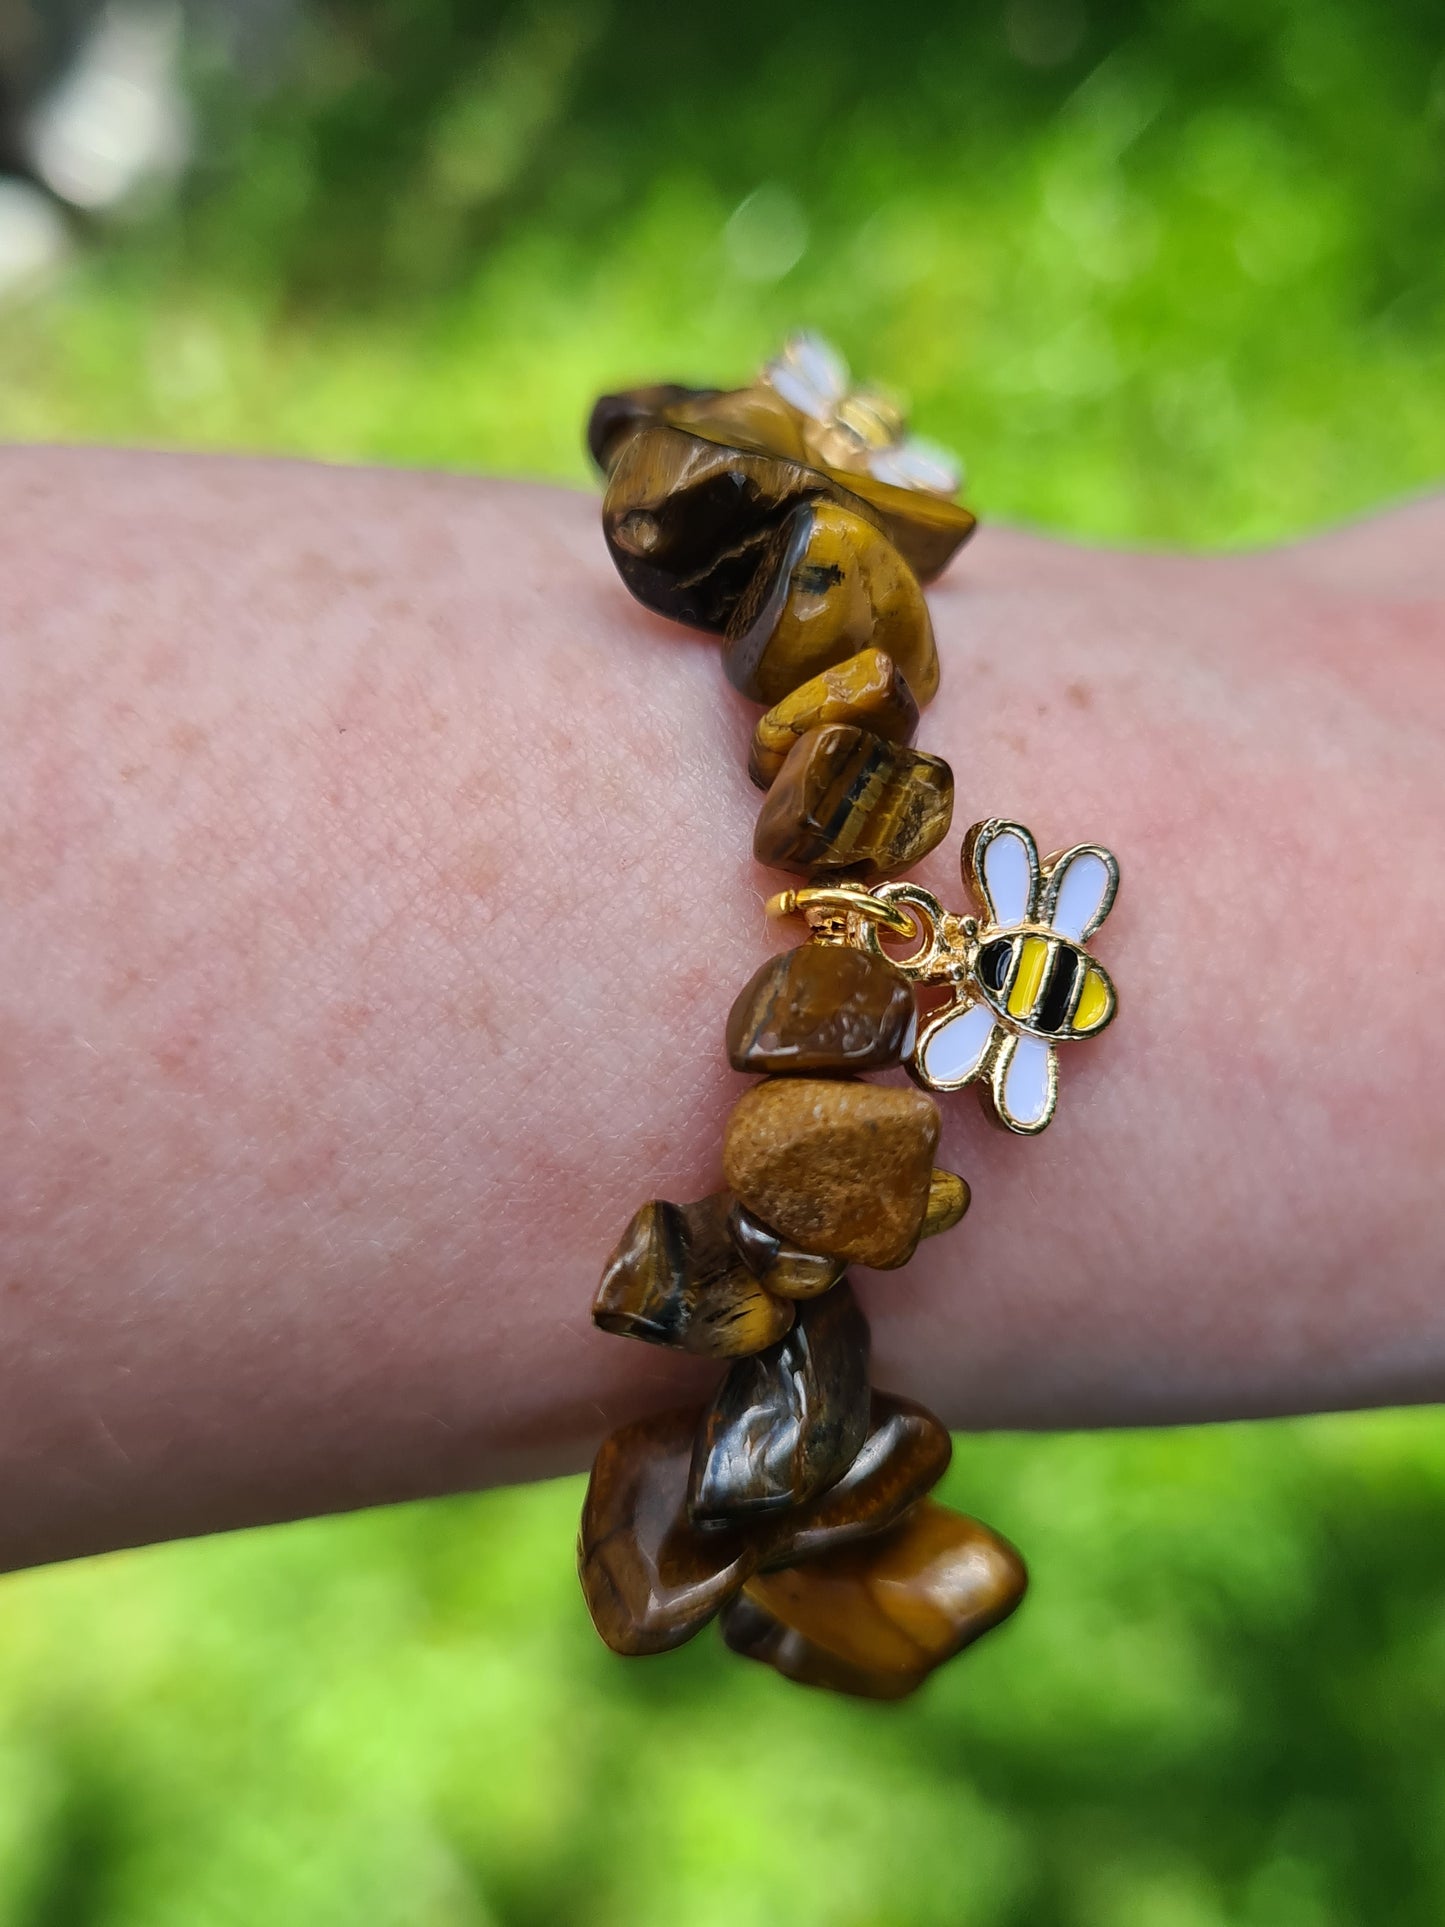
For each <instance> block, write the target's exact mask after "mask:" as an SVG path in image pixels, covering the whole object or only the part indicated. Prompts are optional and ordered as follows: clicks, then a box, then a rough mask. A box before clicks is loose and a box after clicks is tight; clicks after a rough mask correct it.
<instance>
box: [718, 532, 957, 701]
mask: <svg viewBox="0 0 1445 1927" xmlns="http://www.w3.org/2000/svg"><path fill="white" fill-rule="evenodd" d="M726 635H727V640H726V644H725V646H724V648H723V669H724V671H725V672H726V674H727V678H728V681H729V682H731V683H732V684H733V686H734V687H735V688H737V689H740V690H741V691H742V693H743V695H745V696H751V697H752V698H753V699H754V700H755V701H757V702H763V703H777V702H780V701H781V700H782V699H783V698H784V697H786V696H787V695H789V694H790V693H791V691H793V690H794V689H796V688H797V687H798V685H799V683H803V682H807V681H808V680H809V679H810V678H812V677H814V676H817V675H819V674H821V673H822V672H823V671H824V670H827V669H831V668H832V667H833V666H834V665H835V664H837V663H842V662H846V661H847V660H848V658H849V657H850V656H855V655H857V654H858V652H859V651H860V650H861V649H863V648H864V647H865V646H869V645H871V646H872V647H874V648H877V649H882V650H885V651H886V652H887V653H888V655H890V656H891V657H892V658H893V661H894V663H895V664H896V665H897V668H898V670H899V672H900V674H901V675H903V676H904V677H906V678H907V681H908V686H909V688H910V689H911V690H912V691H913V693H914V696H915V698H916V699H917V701H918V702H920V703H926V702H929V701H931V700H932V698H933V696H934V694H935V693H936V691H937V689H938V650H937V647H936V646H935V644H934V640H933V624H932V622H931V621H930V619H929V615H928V605H927V604H926V603H925V602H924V600H923V591H922V590H921V589H920V588H919V586H918V578H917V576H916V575H914V573H913V571H912V569H910V568H909V566H908V564H907V563H906V562H905V561H904V560H903V557H902V556H901V555H900V554H899V553H898V551H897V549H895V548H894V546H893V544H892V543H891V542H890V541H889V540H888V537H887V536H886V535H885V534H884V533H883V531H882V530H881V529H879V528H877V527H875V526H874V524H873V523H872V522H870V521H867V520H866V519H865V518H864V517H863V516H862V515H860V514H857V513H855V512H854V511H853V510H852V509H849V508H844V507H843V506H842V505H841V504H840V503H837V502H830V501H825V500H813V501H806V502H800V503H799V504H798V506H797V507H796V508H795V509H793V510H792V512H791V513H790V514H789V515H788V517H787V519H786V520H785V521H784V522H782V523H781V524H780V525H779V527H778V529H777V531H776V533H775V534H774V535H773V537H772V540H771V541H770V542H769V544H768V546H767V548H766V550H765V551H764V552H763V553H762V554H761V555H760V556H759V558H758V562H757V567H756V569H755V570H754V572H753V575H752V578H751V580H750V581H749V583H748V586H747V588H746V590H745V591H744V593H743V594H742V596H741V597H740V598H739V600H738V602H737V605H736V606H735V608H734V609H733V612H732V614H731V616H730V617H729V620H728V625H727V631H726Z"/></svg>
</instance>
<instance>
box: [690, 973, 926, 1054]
mask: <svg viewBox="0 0 1445 1927" xmlns="http://www.w3.org/2000/svg"><path fill="white" fill-rule="evenodd" d="M913 1031H914V1004H913V988H912V985H911V984H910V983H909V982H908V979H907V978H906V977H905V976H904V975H903V973H902V972H901V971H900V970H897V969H895V968H894V966H893V965H892V964H891V963H889V961H888V960H887V958H886V957H876V956H874V955H872V954H871V953H870V952H869V951H866V950H859V949H856V948H855V947H854V946H853V945H851V944H841V943H804V944H800V945H799V946H798V948H797V949H796V950H785V951H783V952H782V954H781V955H779V956H776V957H773V958H772V959H770V961H769V962H767V963H765V964H764V965H763V967H762V969H761V970H759V971H758V972H757V974H756V975H755V976H754V977H753V978H752V980H751V981H750V982H749V983H748V984H747V985H746V986H745V987H744V989H743V990H742V991H741V992H740V993H739V995H738V997H737V1001H736V1002H735V1003H734V1004H733V1007H732V1011H731V1013H730V1015H729V1017H728V1023H727V1050H728V1062H729V1063H730V1064H731V1065H732V1067H733V1069H734V1070H735V1071H755V1072H757V1073H758V1074H760V1075H767V1074H768V1073H769V1072H773V1073H777V1072H781V1071H883V1070H888V1069H890V1068H891V1067H892V1066H893V1065H894V1064H897V1063H901V1061H902V1060H903V1058H904V1056H906V1054H907V1052H908V1051H909V1050H910V1049H911V1048H912V1040H913Z"/></svg>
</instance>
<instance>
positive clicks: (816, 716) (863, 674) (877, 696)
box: [748, 649, 918, 790]
mask: <svg viewBox="0 0 1445 1927" xmlns="http://www.w3.org/2000/svg"><path fill="white" fill-rule="evenodd" d="M824 723H856V724H857V725H858V727H859V728H860V729H866V730H870V731H871V732H872V734H873V735H875V736H881V737H882V738H883V740H884V741H885V742H888V743H911V742H912V741H913V738H914V735H915V733H916V731H917V729H918V704H917V703H916V702H915V701H914V698H913V691H912V690H911V689H910V688H909V687H908V684H907V683H906V682H905V681H904V679H903V676H902V674H901V673H900V671H899V669H898V665H897V664H896V663H895V662H894V660H893V658H892V657H891V656H889V655H885V654H884V652H883V650H881V649H862V650H860V651H859V652H858V654H857V655H856V656H849V658H848V659H847V661H846V662H840V663H837V664H835V665H834V667H833V668H831V669H825V670H824V671H823V672H822V674H821V675H818V676H814V677H812V678H811V679H810V680H809V681H808V682H805V683H802V684H800V685H799V687H798V688H797V689H794V690H793V691H792V692H791V693H790V694H789V695H786V696H784V697H783V699H782V701H781V702H778V703H774V704H773V707H772V708H771V709H770V710H769V711H768V712H767V714H766V715H765V716H762V717H760V718H759V719H758V726H757V728H756V729H755V730H754V731H753V742H752V748H751V749H750V750H749V752H748V775H749V776H750V777H751V778H752V779H753V781H754V782H755V783H756V784H757V786H758V788H759V789H760V790H765V789H768V788H769V787H770V786H771V784H772V782H773V779H774V777H775V776H776V775H777V774H778V771H779V770H780V769H781V768H782V767H783V764H784V763H785V762H786V761H787V757H788V751H789V750H790V749H791V748H792V747H793V745H794V743H796V742H797V740H798V738H799V737H800V736H806V735H807V733H808V731H809V730H810V729H819V728H821V727H822V725H823V724H824Z"/></svg>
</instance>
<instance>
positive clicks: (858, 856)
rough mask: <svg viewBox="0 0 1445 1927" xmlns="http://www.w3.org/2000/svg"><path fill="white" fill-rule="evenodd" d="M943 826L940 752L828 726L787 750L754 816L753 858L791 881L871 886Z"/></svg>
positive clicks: (938, 837)
mask: <svg viewBox="0 0 1445 1927" xmlns="http://www.w3.org/2000/svg"><path fill="white" fill-rule="evenodd" d="M952 821H953V771H952V770H951V769H950V768H949V767H948V764H947V763H945V762H944V760H943V758H942V757H941V756H929V755H926V754H925V753H924V752H923V751H922V750H917V749H905V748H903V747H902V746H901V745H899V744H897V743H887V742H885V741H884V740H883V738H882V737H881V736H875V735H873V733H872V732H871V731H870V730H866V729H858V728H856V727H854V726H853V725H851V724H848V723H829V724H825V725H824V727H823V728H821V729H811V730H809V731H808V734H807V735H806V736H800V737H799V739H798V741H797V742H796V743H795V744H794V745H793V747H792V748H791V749H790V750H789V751H788V756H787V760H786V761H785V762H784V764H783V767H782V769H781V770H779V772H778V774H777V777H776V778H775V780H774V782H773V786H772V788H771V789H770V790H769V791H768V794H767V798H766V800H765V801H764V803H763V807H762V810H761V812H760V814H759V816H758V822H757V828H756V830H755V832H754V835H753V854H754V856H756V857H757V859H758V861H759V863H766V864H768V865H769V866H770V867H771V868H772V869H775V870H791V871H792V872H793V873H794V874H795V875H798V876H805V877H814V878H826V877H856V878H860V879H862V880H863V881H865V882H872V881H873V880H874V879H876V878H878V877H881V876H887V875H889V874H891V873H892V872H894V871H897V870H909V869H912V867H913V865H914V864H915V863H917V862H919V861H920V860H921V859H922V858H923V857H925V856H927V855H928V852H929V851H930V850H931V849H933V848H934V847H935V846H936V845H937V844H939V843H941V842H942V841H943V839H944V837H945V836H947V834H948V826H949V824H950V823H951V822H952Z"/></svg>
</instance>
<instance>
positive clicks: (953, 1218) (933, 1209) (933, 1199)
mask: <svg viewBox="0 0 1445 1927" xmlns="http://www.w3.org/2000/svg"><path fill="white" fill-rule="evenodd" d="M971 1202H972V1194H971V1192H970V1191H969V1188H968V1185H967V1183H966V1182H965V1180H964V1179H962V1178H961V1177H959V1175H958V1173H957V1172H956V1171H935V1172H934V1174H933V1176H932V1177H931V1178H930V1179H929V1180H928V1209H927V1210H926V1211H925V1212H924V1214H923V1230H922V1232H921V1234H920V1235H921V1236H922V1237H925V1238H936V1237H938V1236H939V1235H940V1233H942V1232H944V1231H952V1229H953V1227H954V1226H955V1225H956V1224H959V1223H961V1221H962V1219H963V1215H964V1213H965V1212H966V1211H967V1210H968V1207H969V1205H970V1203H971Z"/></svg>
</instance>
